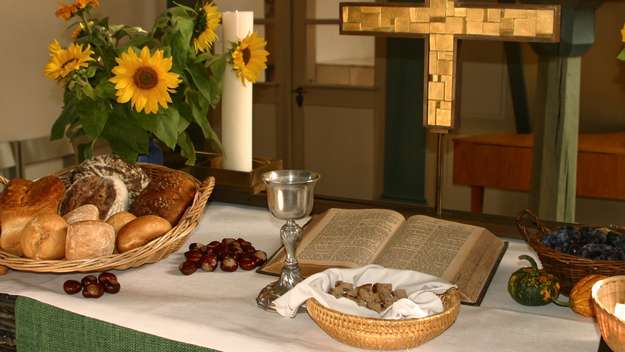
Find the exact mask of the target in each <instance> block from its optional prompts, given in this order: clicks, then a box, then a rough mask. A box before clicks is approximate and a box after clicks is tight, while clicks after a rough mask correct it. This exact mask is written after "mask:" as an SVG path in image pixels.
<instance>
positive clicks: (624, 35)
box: [621, 25, 625, 43]
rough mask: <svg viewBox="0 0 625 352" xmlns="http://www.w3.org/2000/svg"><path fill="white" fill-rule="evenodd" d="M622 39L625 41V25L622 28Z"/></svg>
mask: <svg viewBox="0 0 625 352" xmlns="http://www.w3.org/2000/svg"><path fill="white" fill-rule="evenodd" d="M621 40H622V41H623V42H624V43H625V25H623V28H621Z"/></svg>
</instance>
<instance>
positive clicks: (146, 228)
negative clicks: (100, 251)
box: [117, 215, 171, 253]
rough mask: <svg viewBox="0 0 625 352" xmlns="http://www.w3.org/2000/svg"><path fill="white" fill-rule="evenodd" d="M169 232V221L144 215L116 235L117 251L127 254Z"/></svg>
mask: <svg viewBox="0 0 625 352" xmlns="http://www.w3.org/2000/svg"><path fill="white" fill-rule="evenodd" d="M169 230H171V224H170V223H169V221H167V220H165V219H163V218H161V217H160V216H156V215H145V216H141V217H138V218H136V219H134V220H133V221H131V222H129V223H128V224H127V225H126V226H124V227H122V228H121V230H119V232H118V233H117V251H118V252H119V253H124V252H127V251H129V250H131V249H135V248H138V247H141V246H143V245H145V244H146V243H148V242H150V241H152V240H153V239H155V238H157V237H160V236H162V235H164V234H166V233H167V231H169Z"/></svg>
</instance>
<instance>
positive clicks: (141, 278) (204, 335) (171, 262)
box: [0, 201, 600, 352]
mask: <svg viewBox="0 0 625 352" xmlns="http://www.w3.org/2000/svg"><path fill="white" fill-rule="evenodd" d="M319 203H324V202H323V201H322V202H319ZM338 204H339V202H335V203H333V204H332V205H333V206H334V205H338ZM344 204H347V203H344ZM363 206H368V205H363ZM407 211H409V210H407ZM413 211H414V210H413ZM467 216H469V215H467ZM469 217H470V216H469ZM509 220H510V221H512V220H511V219H509ZM510 224H511V222H510ZM280 226H281V223H280V222H278V221H277V220H276V219H274V218H273V217H272V216H271V214H270V213H269V212H268V211H267V210H266V209H264V208H256V207H249V206H243V205H233V204H226V203H218V202H213V203H211V204H209V205H208V207H207V210H206V213H205V215H204V217H203V218H202V221H201V224H200V226H199V227H198V228H197V230H196V231H195V233H194V234H193V235H192V236H190V238H189V239H188V240H187V242H188V243H186V244H185V245H183V247H182V248H181V249H179V250H178V251H177V252H176V253H174V254H172V255H171V256H169V257H167V258H165V259H164V260H162V261H160V262H158V263H156V264H151V265H144V266H142V267H140V268H137V269H133V270H127V271H115V274H116V275H118V278H119V281H120V283H121V285H122V291H121V292H120V293H119V294H117V295H116V296H105V297H103V298H101V299H98V300H85V299H81V298H77V297H75V296H68V295H66V294H65V293H63V290H62V286H63V282H64V281H65V280H67V279H76V278H79V277H81V275H80V274H32V273H24V272H17V271H10V272H9V273H8V274H7V275H6V276H4V277H3V278H2V280H0V292H2V293H6V294H10V295H16V296H18V298H17V303H16V311H15V316H16V328H17V341H16V342H17V348H18V350H30V351H34V350H37V351H63V352H72V351H84V350H85V349H89V350H96V351H104V350H106V351H128V350H132V351H153V350H170V351H206V350H210V349H214V350H219V351H243V350H262V351H284V350H288V351H322V350H323V351H329V350H332V351H356V350H358V349H355V348H351V347H349V346H346V345H343V344H341V343H339V342H337V341H335V340H333V339H332V338H330V337H329V336H327V335H326V334H325V333H324V332H323V331H322V330H320V329H319V328H318V327H317V326H316V325H315V323H314V322H313V321H312V320H311V319H310V318H309V317H308V316H307V315H306V314H298V316H297V317H296V318H294V319H288V318H282V317H280V316H279V315H277V314H276V313H270V312H266V311H263V310H260V309H258V307H257V306H256V303H255V297H256V294H257V293H258V290H260V289H261V288H262V287H263V286H265V285H266V284H267V283H269V282H270V281H271V280H273V278H271V277H269V276H265V275H260V274H257V273H255V272H242V271H239V272H235V273H225V272H213V273H203V272H199V273H196V274H194V275H192V276H184V275H181V274H180V273H179V271H178V264H179V263H180V261H181V257H182V253H183V252H184V251H185V250H186V247H187V246H188V245H189V243H191V242H196V241H199V242H209V241H211V240H214V239H219V238H222V237H225V236H231V235H232V236H235V237H236V236H242V237H244V238H246V239H248V240H249V241H251V242H252V243H254V244H255V245H256V246H257V247H258V248H261V249H263V250H266V251H267V252H268V253H272V252H273V251H275V250H276V249H277V248H278V247H279V245H280V239H279V238H278V236H277V235H276V233H277V231H278V229H279V227H280ZM510 229H511V227H510ZM504 231H506V230H504ZM500 235H503V236H506V235H507V236H511V237H515V236H516V235H517V234H516V233H514V232H507V233H500ZM507 240H508V241H510V246H509V249H508V251H507V253H506V255H505V257H504V259H503V260H502V262H501V264H500V266H499V269H498V270H497V272H496V274H495V276H494V278H493V280H492V283H491V285H490V288H489V289H488V292H487V294H486V297H485V298H484V301H483V302H482V304H481V306H479V307H473V306H467V305H463V306H461V312H460V315H459V317H458V319H457V321H456V322H455V323H454V324H453V325H452V326H451V328H450V329H449V330H447V331H446V332H444V333H443V334H442V335H441V336H439V337H437V338H435V339H434V340H432V341H430V342H428V343H426V344H424V345H422V346H420V347H418V348H416V349H414V350H415V351H459V350H462V351H515V352H517V351H535V350H548V351H595V350H597V347H598V346H599V341H600V334H599V332H598V330H597V327H596V325H595V324H594V322H593V320H592V319H589V318H582V317H580V316H578V315H576V314H575V313H573V312H572V311H571V310H570V309H567V308H562V307H557V306H555V305H549V306H543V307H527V306H521V305H519V304H517V303H516V302H514V301H513V300H512V298H511V297H510V296H509V294H508V293H507V290H506V286H507V281H508V278H509V276H510V274H511V273H512V272H513V271H514V270H516V269H518V267H519V266H520V264H521V262H520V261H518V260H517V257H518V256H519V255H520V254H524V253H530V255H532V253H531V249H529V247H528V246H527V245H526V244H525V243H524V242H522V241H520V240H518V239H514V238H509V239H507ZM5 329H6V328H5ZM59 336H62V337H63V338H57V337H59ZM4 350H7V351H9V350H12V349H4Z"/></svg>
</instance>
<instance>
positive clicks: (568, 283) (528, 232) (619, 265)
mask: <svg viewBox="0 0 625 352" xmlns="http://www.w3.org/2000/svg"><path fill="white" fill-rule="evenodd" d="M516 224H517V228H518V229H519V232H520V233H521V235H522V236H523V237H524V238H525V240H527V243H528V244H529V245H530V246H531V247H532V248H533V249H534V250H535V251H536V253H538V257H539V258H540V261H541V263H542V264H543V268H544V269H545V270H546V271H547V272H548V273H551V274H553V275H555V276H556V277H557V278H558V280H560V286H561V292H562V293H563V294H565V295H568V294H569V291H571V288H573V286H574V285H575V283H577V281H579V280H580V279H582V278H583V277H585V276H587V275H590V274H603V275H606V276H614V275H620V274H625V261H618V260H592V259H587V258H582V257H578V256H574V255H570V254H566V253H562V252H559V251H556V250H555V249H553V248H550V247H548V246H545V245H544V244H543V242H542V239H543V237H544V236H546V235H547V234H549V233H550V232H551V230H550V229H549V228H547V227H546V226H545V225H543V223H542V222H541V221H540V220H539V219H538V218H537V217H536V215H534V214H532V212H530V211H529V210H527V209H526V210H523V211H521V213H519V215H518V216H517V219H516Z"/></svg>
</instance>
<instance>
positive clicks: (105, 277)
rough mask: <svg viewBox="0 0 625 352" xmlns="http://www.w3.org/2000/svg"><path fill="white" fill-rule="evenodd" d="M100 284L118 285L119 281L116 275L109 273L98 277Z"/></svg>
mask: <svg viewBox="0 0 625 352" xmlns="http://www.w3.org/2000/svg"><path fill="white" fill-rule="evenodd" d="M98 282H100V283H102V284H103V283H106V282H111V283H118V281H117V276H115V274H113V273H109V272H106V271H105V272H103V273H102V274H100V275H98Z"/></svg>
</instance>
